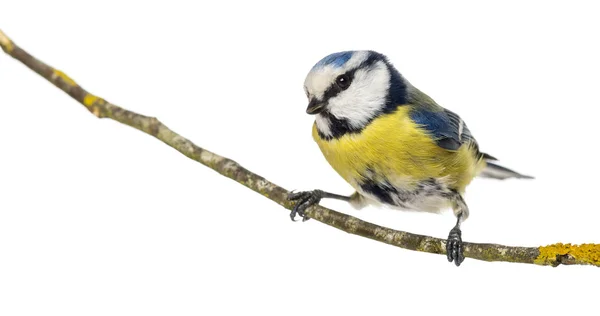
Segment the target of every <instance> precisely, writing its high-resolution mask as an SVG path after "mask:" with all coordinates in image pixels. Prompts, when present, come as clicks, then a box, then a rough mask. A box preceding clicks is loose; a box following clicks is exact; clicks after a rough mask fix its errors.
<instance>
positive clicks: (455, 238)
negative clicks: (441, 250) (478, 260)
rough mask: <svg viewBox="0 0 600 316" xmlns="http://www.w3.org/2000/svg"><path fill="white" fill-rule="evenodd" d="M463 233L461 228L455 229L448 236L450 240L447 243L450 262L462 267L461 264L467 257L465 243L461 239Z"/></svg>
mask: <svg viewBox="0 0 600 316" xmlns="http://www.w3.org/2000/svg"><path fill="white" fill-rule="evenodd" d="M461 235H462V232H461V231H460V228H458V227H454V228H452V230H451V231H450V234H449V235H448V240H447V241H446V254H447V256H448V261H449V262H452V261H454V264H456V266H457V267H458V266H460V264H461V263H462V262H463V261H464V260H465V256H464V255H463V242H462V238H461Z"/></svg>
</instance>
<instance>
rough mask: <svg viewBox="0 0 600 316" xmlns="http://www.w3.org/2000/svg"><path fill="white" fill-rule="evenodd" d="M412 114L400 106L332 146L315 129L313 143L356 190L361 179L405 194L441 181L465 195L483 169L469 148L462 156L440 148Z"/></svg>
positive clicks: (463, 147)
mask: <svg viewBox="0 0 600 316" xmlns="http://www.w3.org/2000/svg"><path fill="white" fill-rule="evenodd" d="M409 109H410V108H409V106H401V107H399V108H398V109H397V111H395V112H394V113H391V114H386V115H383V116H381V117H379V118H377V119H375V120H374V121H373V122H371V123H370V124H369V125H368V126H367V127H366V128H364V129H363V131H362V132H360V133H351V134H346V135H344V136H342V137H340V138H338V139H332V140H324V139H322V138H321V137H320V136H319V134H318V132H317V127H316V123H315V125H313V131H312V132H313V138H314V139H315V141H316V142H317V144H318V145H319V148H320V149H321V151H322V152H323V155H324V156H325V158H326V159H327V161H328V162H329V164H330V165H331V166H332V167H333V169H335V170H336V171H337V172H338V173H339V174H340V175H341V176H342V177H343V178H344V179H345V180H346V181H347V182H348V183H350V184H351V185H352V186H354V187H355V188H357V186H358V182H360V179H361V177H364V176H366V175H369V176H370V177H371V179H372V175H375V176H379V177H385V178H386V180H388V181H390V182H391V183H392V184H394V185H395V186H398V187H407V188H408V187H411V186H414V185H415V184H416V183H417V182H418V181H419V180H425V179H429V178H435V179H443V180H444V182H445V183H446V184H447V185H448V187H450V188H452V189H456V190H458V191H459V192H463V191H464V189H465V187H466V186H467V185H468V184H469V182H471V180H472V179H473V178H474V177H475V176H476V175H477V173H478V172H479V171H480V170H481V169H482V168H483V167H484V164H485V163H484V162H483V161H481V160H480V159H478V158H477V157H476V154H475V151H474V149H473V148H472V147H471V146H468V145H463V146H461V148H460V149H459V150H458V151H448V150H445V149H443V148H441V147H439V146H438V145H437V144H436V143H435V141H434V140H433V139H432V138H431V137H430V136H429V135H427V132H426V131H425V130H423V129H421V128H420V127H419V126H418V125H417V124H415V123H414V122H413V121H412V120H411V119H410V117H409V115H408V113H409Z"/></svg>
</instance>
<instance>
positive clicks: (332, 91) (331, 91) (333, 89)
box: [322, 54, 379, 102]
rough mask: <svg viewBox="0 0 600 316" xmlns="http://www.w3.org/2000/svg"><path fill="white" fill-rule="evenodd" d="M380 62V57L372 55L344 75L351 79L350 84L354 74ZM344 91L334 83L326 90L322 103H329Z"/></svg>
mask: <svg viewBox="0 0 600 316" xmlns="http://www.w3.org/2000/svg"><path fill="white" fill-rule="evenodd" d="M378 60H379V59H378V56H376V55H374V54H370V55H369V58H367V59H366V60H365V61H363V62H362V63H360V65H358V66H357V67H356V68H354V69H351V70H348V71H347V72H346V73H345V74H344V75H346V76H348V78H349V79H350V82H352V81H353V80H354V74H355V73H356V71H357V70H359V69H363V68H369V67H371V66H373V64H375V62H377V61H378ZM342 91H344V90H343V89H342V88H340V87H339V86H338V85H337V84H336V83H335V82H334V83H332V84H331V85H330V86H329V88H327V90H325V93H324V94H323V100H322V101H323V102H327V101H329V99H331V98H333V97H335V96H337V95H338V94H340V92H342Z"/></svg>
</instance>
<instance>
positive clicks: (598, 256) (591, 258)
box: [534, 243, 600, 266]
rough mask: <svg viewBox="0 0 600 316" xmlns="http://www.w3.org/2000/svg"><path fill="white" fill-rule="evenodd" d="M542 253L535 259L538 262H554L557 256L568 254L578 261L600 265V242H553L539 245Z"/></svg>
mask: <svg viewBox="0 0 600 316" xmlns="http://www.w3.org/2000/svg"><path fill="white" fill-rule="evenodd" d="M539 250H540V255H539V256H538V257H537V258H536V259H535V261H534V262H535V263H536V264H542V265H543V264H548V263H550V264H552V263H555V262H556V258H557V256H565V255H568V256H570V257H572V258H574V259H575V260H576V261H577V262H580V263H587V264H591V265H595V266H600V244H581V245H571V244H562V243H558V244H553V245H548V246H542V247H539Z"/></svg>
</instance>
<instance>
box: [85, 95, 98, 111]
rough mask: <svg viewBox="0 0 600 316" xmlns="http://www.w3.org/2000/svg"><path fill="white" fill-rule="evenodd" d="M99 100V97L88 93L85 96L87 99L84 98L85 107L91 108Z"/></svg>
mask: <svg viewBox="0 0 600 316" xmlns="http://www.w3.org/2000/svg"><path fill="white" fill-rule="evenodd" d="M98 99H99V98H98V97H97V96H95V95H93V94H91V93H88V94H86V95H85V97H83V105H85V106H87V107H88V108H89V107H90V106H92V104H94V102H96V101H98Z"/></svg>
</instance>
